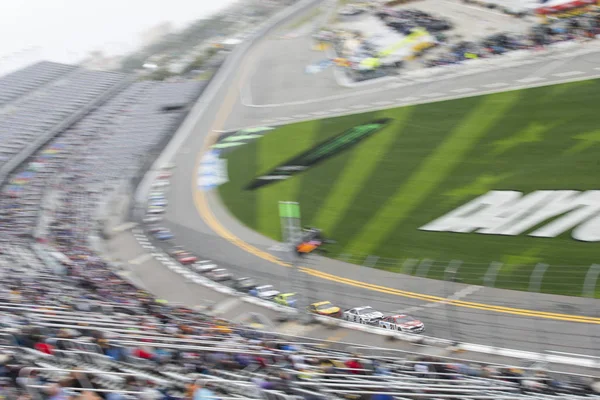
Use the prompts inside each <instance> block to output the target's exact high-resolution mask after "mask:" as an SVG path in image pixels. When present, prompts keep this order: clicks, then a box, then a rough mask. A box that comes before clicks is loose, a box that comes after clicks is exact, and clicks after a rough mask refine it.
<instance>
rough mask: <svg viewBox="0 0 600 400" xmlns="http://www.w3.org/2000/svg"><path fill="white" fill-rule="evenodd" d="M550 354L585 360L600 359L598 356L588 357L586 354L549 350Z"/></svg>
mask: <svg viewBox="0 0 600 400" xmlns="http://www.w3.org/2000/svg"><path fill="white" fill-rule="evenodd" d="M548 353H554V354H565V355H567V356H575V357H585V358H595V359H600V357H597V356H588V355H585V354H578V353H565V352H564V351H554V350H548Z"/></svg>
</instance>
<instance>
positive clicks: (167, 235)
mask: <svg viewBox="0 0 600 400" xmlns="http://www.w3.org/2000/svg"><path fill="white" fill-rule="evenodd" d="M154 237H155V238H156V239H158V240H171V239H173V238H174V237H175V235H173V234H172V233H171V231H170V230H168V229H162V230H160V231H158V232H156V233H155V234H154Z"/></svg>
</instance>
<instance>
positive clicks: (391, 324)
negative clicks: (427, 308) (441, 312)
mask: <svg viewBox="0 0 600 400" xmlns="http://www.w3.org/2000/svg"><path fill="white" fill-rule="evenodd" d="M379 327H380V328H385V329H392V330H394V331H401V332H408V333H421V332H423V331H424V330H425V324H423V322H421V321H419V320H418V319H415V318H413V317H411V316H408V315H403V314H400V315H390V316H389V317H385V318H383V319H382V320H380V321H379Z"/></svg>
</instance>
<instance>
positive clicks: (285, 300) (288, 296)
mask: <svg viewBox="0 0 600 400" xmlns="http://www.w3.org/2000/svg"><path fill="white" fill-rule="evenodd" d="M273 300H274V301H275V303H277V304H280V305H282V306H288V307H296V303H297V302H298V294H297V293H280V294H278V295H277V296H275V298H274V299H273Z"/></svg>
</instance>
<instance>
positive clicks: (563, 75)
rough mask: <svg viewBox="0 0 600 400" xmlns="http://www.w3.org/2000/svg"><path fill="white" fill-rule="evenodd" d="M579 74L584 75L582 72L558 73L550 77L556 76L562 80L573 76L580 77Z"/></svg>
mask: <svg viewBox="0 0 600 400" xmlns="http://www.w3.org/2000/svg"><path fill="white" fill-rule="evenodd" d="M581 74H585V72H582V71H569V72H560V73H558V74H553V75H552V76H558V77H559V78H562V77H565V76H575V75H581Z"/></svg>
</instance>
